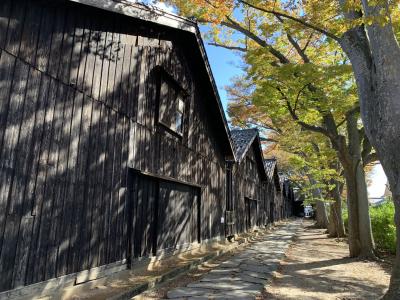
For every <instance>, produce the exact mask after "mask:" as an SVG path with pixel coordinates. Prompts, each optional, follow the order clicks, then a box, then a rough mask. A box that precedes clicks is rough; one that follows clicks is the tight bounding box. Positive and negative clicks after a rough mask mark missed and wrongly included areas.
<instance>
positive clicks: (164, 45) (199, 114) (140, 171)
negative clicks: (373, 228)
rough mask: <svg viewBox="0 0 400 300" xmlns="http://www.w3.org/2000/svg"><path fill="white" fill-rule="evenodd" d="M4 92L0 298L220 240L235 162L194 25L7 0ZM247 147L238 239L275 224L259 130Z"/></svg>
mask: <svg viewBox="0 0 400 300" xmlns="http://www.w3.org/2000/svg"><path fill="white" fill-rule="evenodd" d="M0 85H1V87H0V292H1V291H6V290H11V289H15V288H18V287H22V286H25V285H29V284H33V283H37V282H42V281H47V280H52V279H54V278H66V277H68V276H69V277H71V278H76V282H79V281H85V280H88V279H93V278H94V277H92V275H90V273H88V272H85V270H95V271H96V272H93V274H98V275H100V274H101V272H102V271H103V270H104V269H106V268H115V269H118V268H126V266H129V264H132V263H133V262H134V261H136V260H140V259H141V258H143V257H148V256H152V255H162V254H164V253H165V252H174V251H175V250H178V249H182V248H189V247H191V246H193V245H196V244H197V243H199V242H205V241H208V240H212V239H223V238H225V235H226V234H227V227H226V224H225V221H228V220H227V215H226V214H225V213H226V211H227V210H228V211H229V210H230V208H229V207H228V209H227V207H226V206H227V205H228V206H229V205H231V203H232V202H230V201H231V200H229V199H231V198H230V197H231V196H230V195H229V191H230V189H229V188H227V187H228V186H229V184H231V183H229V182H230V180H229V178H228V179H227V175H228V176H229V172H227V170H229V168H226V162H227V161H229V162H232V161H236V158H235V154H234V151H233V147H232V142H231V139H230V132H229V129H228V126H227V122H226V119H225V116H224V113H223V109H222V106H221V102H220V99H219V96H218V92H217V89H216V85H215V82H214V79H213V77H212V74H211V70H210V66H209V64H208V61H207V57H206V54H205V50H204V46H203V43H202V40H201V37H200V33H199V29H198V27H197V25H196V24H195V23H193V22H192V21H190V20H187V19H183V18H180V17H178V16H175V15H172V14H168V13H165V12H159V11H157V10H155V9H153V8H148V7H145V6H142V5H138V4H132V3H129V4H128V3H125V2H124V1H116V0H115V1H113V0H96V1H95V0H70V1H68V0H51V1H50V0H2V1H1V3H0ZM249 132H250V131H249ZM252 134H253V135H254V131H253V133H252ZM249 149H251V151H247V150H249ZM249 149H247V150H246V151H245V152H246V153H245V154H243V158H244V157H248V158H249V160H252V161H253V163H254V164H255V169H247V170H253V171H251V172H253V173H251V174H253V175H254V176H256V178H257V179H251V178H250V177H248V175H245V176H247V178H248V180H247V181H246V180H245V181H243V182H244V183H246V184H248V185H249V186H248V187H245V189H246V191H249V193H247V194H245V195H243V197H248V198H249V199H250V200H248V201H249V204H248V207H249V209H248V211H250V213H249V214H248V217H246V218H247V219H245V220H246V221H245V222H246V223H238V225H237V226H238V227H237V228H236V229H235V230H237V231H238V232H240V231H243V230H245V228H244V226H248V227H252V226H254V225H264V224H266V223H267V222H271V221H273V220H278V219H279V218H282V217H283V214H280V215H277V214H276V215H274V213H272V212H271V211H270V210H271V208H272V211H274V210H276V206H275V204H274V203H275V202H276V201H277V200H276V199H278V198H279V196H277V197H275V194H277V193H276V192H274V193H275V194H274V193H272V192H271V191H269V193H270V196H268V195H269V194H268V192H263V191H264V189H266V190H269V189H270V188H268V187H269V186H271V185H273V184H272V183H268V182H267V174H266V173H265V170H264V168H263V164H262V153H261V148H260V146H259V137H258V133H256V134H255V137H254V138H253V141H252V146H251V147H250V148H249ZM241 159H242V158H240V159H239V161H240V160H241ZM244 161H246V164H247V160H244ZM249 167H250V165H249ZM234 168H238V167H234ZM246 168H247V167H246ZM250 168H254V166H253V167H250ZM244 171H245V168H244V169H243V172H244ZM246 172H247V171H246ZM251 174H250V175H249V176H251ZM239 175H240V176H242V175H241V174H238V176H239ZM250 181H252V182H250ZM270 182H274V181H273V180H272V181H271V180H270ZM276 189H278V188H276ZM227 191H228V192H227ZM272 196H273V198H268V197H272ZM254 200H257V202H256V203H257V204H256V205H255V206H256V212H255V213H254V212H252V211H254V205H253V204H251V203H253V202H251V201H254ZM268 201H269V202H268ZM278 202H279V203H281V202H282V200H279V201H278ZM258 203H260V204H258ZM240 205H242V204H240ZM245 205H247V204H245ZM279 205H281V204H279ZM237 211H238V212H240V213H244V212H243V211H240V210H237ZM257 211H258V212H257ZM260 211H262V212H263V213H261V214H260V213H259V212H260ZM254 214H255V215H254ZM224 219H226V220H224ZM236 219H242V216H240V215H237V216H236ZM246 224H247V225H246ZM105 266H107V267H105ZM82 274H83V275H84V276H83V275H82ZM88 274H89V275H88ZM93 276H95V275H93ZM69 277H68V278H69Z"/></svg>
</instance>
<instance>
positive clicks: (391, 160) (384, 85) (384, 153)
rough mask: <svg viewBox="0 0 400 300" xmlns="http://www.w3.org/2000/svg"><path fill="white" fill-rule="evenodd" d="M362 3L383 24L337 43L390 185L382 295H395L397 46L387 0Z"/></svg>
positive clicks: (399, 143) (399, 287)
mask: <svg viewBox="0 0 400 300" xmlns="http://www.w3.org/2000/svg"><path fill="white" fill-rule="evenodd" d="M362 5H363V12H364V14H365V15H366V16H367V17H374V16H378V15H381V14H382V12H383V13H386V14H387V16H388V17H389V18H388V23H387V24H385V25H383V26H382V25H381V24H379V23H378V22H376V23H375V22H374V23H372V24H371V25H370V26H366V28H364V27H361V26H360V27H357V28H355V29H352V30H350V31H349V32H346V33H345V34H344V36H343V37H342V38H341V42H340V44H341V46H342V48H343V50H344V51H345V52H346V54H347V56H348V57H349V59H350V61H351V63H352V66H353V71H354V74H355V78H356V82H357V87H358V94H359V98H360V107H361V117H362V119H363V122H364V126H365V129H366V130H365V132H366V134H367V136H368V138H369V140H370V142H371V144H372V146H373V147H374V148H375V149H376V151H377V153H378V157H379V159H380V161H381V163H382V166H383V169H384V170H385V173H386V175H387V177H388V179H389V183H390V186H391V188H392V193H393V199H394V203H395V225H396V232H397V242H396V243H397V252H396V253H397V254H396V261H395V265H394V267H393V270H392V277H391V280H390V286H389V290H388V292H387V294H386V295H385V297H384V299H400V258H399V255H400V245H399V243H400V241H399V240H400V163H399V162H400V151H399V148H400V136H399V132H400V122H399V120H400V47H399V44H398V41H397V39H396V37H395V34H394V32H393V27H392V24H391V20H390V13H389V11H388V7H389V5H388V1H374V2H372V1H367V0H363V1H362ZM370 5H373V6H370ZM367 33H368V34H367Z"/></svg>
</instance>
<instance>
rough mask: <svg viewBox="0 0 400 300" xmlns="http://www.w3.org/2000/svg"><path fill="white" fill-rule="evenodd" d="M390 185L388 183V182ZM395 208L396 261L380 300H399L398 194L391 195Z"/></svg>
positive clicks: (399, 205) (399, 215) (399, 241)
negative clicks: (387, 286) (387, 285)
mask: <svg viewBox="0 0 400 300" xmlns="http://www.w3.org/2000/svg"><path fill="white" fill-rule="evenodd" d="M389 183H390V181H389ZM393 202H394V207H395V215H394V222H395V224H396V259H395V261H394V266H393V269H392V275H391V277H390V284H389V289H388V291H387V292H386V294H385V296H384V297H383V298H382V300H392V299H393V300H394V299H400V194H399V193H396V194H395V193H393Z"/></svg>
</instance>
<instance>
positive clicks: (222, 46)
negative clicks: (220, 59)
mask: <svg viewBox="0 0 400 300" xmlns="http://www.w3.org/2000/svg"><path fill="white" fill-rule="evenodd" d="M208 45H210V46H215V47H219V48H225V49H228V50H234V51H240V52H247V49H246V48H243V47H235V46H228V45H224V44H218V43H208Z"/></svg>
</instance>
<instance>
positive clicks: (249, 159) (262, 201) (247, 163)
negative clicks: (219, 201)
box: [227, 129, 272, 235]
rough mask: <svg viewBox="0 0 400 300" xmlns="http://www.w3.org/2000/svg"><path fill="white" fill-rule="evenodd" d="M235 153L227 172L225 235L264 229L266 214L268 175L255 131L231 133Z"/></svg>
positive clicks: (245, 130) (234, 131)
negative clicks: (261, 227)
mask: <svg viewBox="0 0 400 300" xmlns="http://www.w3.org/2000/svg"><path fill="white" fill-rule="evenodd" d="M231 136H232V141H233V146H234V150H235V157H236V161H235V162H230V163H229V165H228V166H229V167H228V168H227V178H228V196H229V197H230V199H228V201H227V224H228V225H229V224H232V225H231V226H232V227H231V228H230V227H229V226H228V227H227V229H228V233H227V234H228V235H233V234H238V233H242V232H246V231H249V230H250V229H252V228H254V227H256V226H262V225H266V223H267V217H266V214H267V212H268V211H269V210H268V208H269V201H271V200H272V199H271V198H268V197H267V194H266V188H267V179H268V178H267V174H266V173H265V168H264V165H263V154H262V149H261V143H260V136H259V133H258V130H257V129H244V130H232V131H231Z"/></svg>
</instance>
